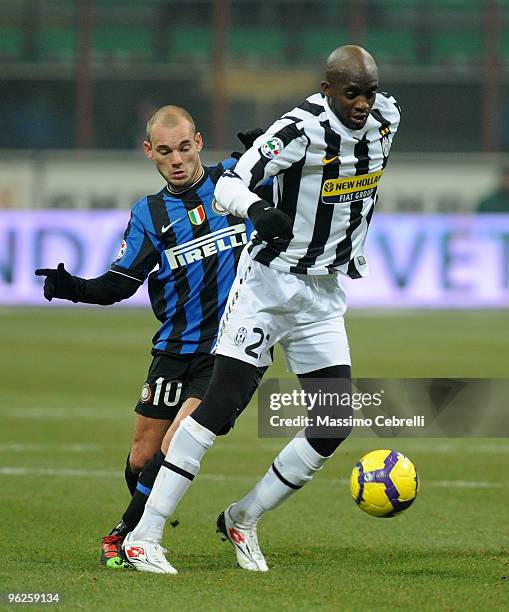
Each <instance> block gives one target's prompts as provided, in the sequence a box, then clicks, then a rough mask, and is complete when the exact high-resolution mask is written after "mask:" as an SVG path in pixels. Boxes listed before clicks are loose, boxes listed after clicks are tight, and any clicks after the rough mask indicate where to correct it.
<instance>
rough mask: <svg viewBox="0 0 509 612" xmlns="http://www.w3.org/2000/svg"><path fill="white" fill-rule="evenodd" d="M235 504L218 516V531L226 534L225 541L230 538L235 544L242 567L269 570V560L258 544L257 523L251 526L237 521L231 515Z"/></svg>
mask: <svg viewBox="0 0 509 612" xmlns="http://www.w3.org/2000/svg"><path fill="white" fill-rule="evenodd" d="M233 505H234V504H232V505H231V506H228V508H226V510H225V511H224V512H221V514H220V515H219V516H218V517H217V533H222V534H223V535H224V536H225V537H224V538H223V542H225V541H226V540H229V541H230V542H231V543H232V544H233V546H234V547H235V553H236V555H237V562H238V564H239V565H240V567H242V568H243V569H245V570H251V571H252V572H268V571H269V568H268V567H267V562H266V561H265V557H264V556H263V554H262V551H261V550H260V546H259V545H258V536H257V534H256V523H255V524H254V525H252V526H251V527H246V526H243V525H240V524H239V523H235V522H234V520H233V519H232V517H231V516H230V509H231V507H232V506H233Z"/></svg>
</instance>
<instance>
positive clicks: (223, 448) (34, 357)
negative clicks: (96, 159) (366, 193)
mask: <svg viewBox="0 0 509 612" xmlns="http://www.w3.org/2000/svg"><path fill="white" fill-rule="evenodd" d="M347 327H348V331H349V337H350V343H351V347H352V357H353V360H354V375H355V376H373V377H384V376H393V377H405V376H407V377H428V376H449V377H455V376H458V377H506V376H507V364H508V363H509V314H508V313H503V312H496V311H485V312H458V311H455V312H427V313H426V312H396V313H393V314H387V313H367V312H351V313H350V314H349V316H348V318H347ZM0 329H1V334H0V361H1V364H0V372H1V374H0V376H1V390H2V408H1V415H2V419H1V423H2V426H1V428H0V487H1V489H0V490H1V503H0V520H1V525H2V529H1V532H2V545H3V555H2V562H1V563H0V592H4V593H5V592H32V593H33V592H59V593H60V596H61V601H62V603H61V604H60V605H59V606H58V607H60V609H69V610H73V609H83V610H114V609H116V610H127V609H129V610H132V609H139V608H142V609H143V610H161V609H168V610H179V611H187V610H190V611H191V610H256V609H259V610H261V609H263V610H278V611H279V610H331V611H332V610H369V611H371V610H409V609H410V610H461V611H464V610H487V609H490V610H502V609H507V608H508V606H509V544H508V541H509V523H508V520H507V519H508V516H509V515H508V508H509V480H508V478H507V467H508V465H509V445H508V443H507V440H504V439H477V440H475V439H470V440H462V439H444V438H442V439H431V440H430V439H428V440H426V439H419V440H412V439H401V440H397V441H395V442H396V443H397V449H398V450H400V451H402V452H404V453H405V454H408V455H409V456H410V457H411V458H412V459H413V460H414V462H415V463H416V466H417V468H418V470H419V474H420V477H421V491H420V494H419V497H418V499H417V502H416V503H415V504H414V506H413V507H412V508H411V509H410V510H408V511H407V512H406V513H404V514H403V515H401V516H399V517H397V518H394V519H388V520H381V519H375V518H372V517H370V516H367V515H365V514H364V513H362V512H360V511H359V510H358V509H357V508H356V507H355V504H354V503H353V501H352V500H351V498H350V494H349V490H348V485H347V479H348V478H349V474H350V471H351V469H352V466H353V464H354V463H355V461H356V460H357V459H358V458H359V457H360V456H361V455H362V454H363V453H365V452H367V451H368V450H372V449H374V448H383V447H385V446H387V445H391V446H393V444H392V441H391V440H387V439H384V440H381V439H376V438H371V439H369V438H352V439H350V440H348V441H347V442H346V443H345V444H344V445H343V446H342V447H341V448H340V449H339V450H338V452H337V454H336V455H335V456H334V458H333V459H332V460H331V461H330V462H329V464H328V465H327V466H326V468H325V469H324V470H323V471H322V472H321V473H320V474H318V475H317V477H316V478H315V480H314V481H313V482H312V483H311V484H309V485H308V486H307V487H305V488H304V489H303V490H302V491H300V492H299V493H297V494H296V495H294V496H293V497H292V499H290V500H289V501H288V502H287V503H285V504H284V505H283V506H281V507H280V508H278V509H277V510H275V511H274V512H272V513H269V514H267V516H265V517H264V519H263V521H262V522H261V523H260V528H259V536H260V543H261V546H262V549H263V551H264V552H265V554H266V558H267V561H268V564H269V566H270V568H271V571H270V572H269V573H268V574H266V575H260V574H252V573H249V572H245V571H242V570H240V569H239V568H237V567H236V566H235V561H234V552H233V549H232V548H231V546H230V545H229V544H227V543H222V542H221V541H220V539H219V536H218V535H216V533H215V528H214V527H215V520H216V517H217V514H218V513H219V512H220V511H221V510H223V509H224V507H225V506H226V505H227V504H229V503H230V502H231V501H233V500H235V499H236V498H238V497H239V496H241V495H243V494H244V493H245V492H246V491H247V490H248V489H249V488H250V487H251V486H252V484H253V483H254V482H255V481H256V480H257V478H258V477H260V476H261V475H262V474H263V473H264V471H265V470H266V468H267V467H268V466H269V465H270V462H271V461H272V459H273V457H274V456H275V454H277V451H278V450H279V448H280V447H281V446H282V444H283V440H270V439H258V438H257V433H256V427H257V420H256V407H255V406H254V405H252V406H251V407H250V409H249V410H248V411H247V412H246V413H245V414H244V415H243V417H242V419H241V420H240V421H239V423H238V424H237V426H236V428H235V430H234V432H233V434H232V435H231V436H229V437H228V438H226V439H220V440H218V441H217V442H216V445H215V446H214V448H212V450H211V451H210V452H209V453H208V454H207V456H206V457H205V458H204V460H203V462H202V471H201V473H200V475H199V476H198V478H197V479H196V481H195V483H194V484H193V486H192V487H191V489H190V491H189V493H188V494H187V496H186V497H185V498H184V500H183V502H182V504H181V505H180V507H179V508H178V511H177V513H176V514H175V516H174V517H173V518H176V519H178V520H179V522H180V525H179V526H178V527H177V528H175V529H174V528H172V527H170V526H168V529H167V531H166V533H165V540H164V544H165V546H166V547H167V548H168V550H169V559H170V560H171V562H172V563H173V564H175V566H176V567H177V568H178V569H179V571H180V574H179V575H178V576H161V575H149V574H140V573H136V572H129V571H124V570H117V571H109V570H106V569H104V568H103V567H101V566H99V564H98V557H99V549H98V546H99V541H100V538H101V536H102V535H104V534H105V533H107V532H108V531H109V529H110V528H111V527H112V525H113V524H115V522H116V521H117V520H118V519H119V517H120V516H121V513H122V511H123V509H124V507H125V505H126V503H127V501H128V495H127V493H126V489H125V485H124V482H123V475H122V472H123V465H124V461H125V456H126V454H127V450H128V447H129V444H130V434H131V427H132V418H133V413H132V410H133V406H134V404H135V402H136V399H137V397H138V393H139V390H140V387H141V384H142V383H143V380H144V376H145V372H146V369H147V367H148V364H149V359H150V358H149V354H148V349H149V342H150V338H151V337H152V335H153V333H154V332H155V331H156V329H157V323H156V322H155V320H154V319H153V317H152V315H151V313H150V312H148V311H144V310H137V309H129V308H109V309H106V308H103V309H101V308H78V307H74V308H59V307H57V306H55V305H53V304H52V305H51V307H49V308H47V309H23V308H18V309H6V308H4V309H2V310H0ZM282 373H283V367H282V360H281V358H280V357H278V359H277V361H276V364H275V366H274V368H273V370H272V372H271V374H272V375H278V374H282ZM479 410H482V406H479ZM58 607H57V609H58ZM12 609H14V607H13V608H12Z"/></svg>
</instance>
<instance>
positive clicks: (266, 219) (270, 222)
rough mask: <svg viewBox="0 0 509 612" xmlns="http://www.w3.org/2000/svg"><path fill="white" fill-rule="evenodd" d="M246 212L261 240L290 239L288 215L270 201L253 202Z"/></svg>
mask: <svg viewBox="0 0 509 612" xmlns="http://www.w3.org/2000/svg"><path fill="white" fill-rule="evenodd" d="M247 214H248V217H249V218H250V219H251V221H252V222H253V225H254V227H255V230H256V231H257V232H258V236H259V237H260V238H261V239H262V240H265V241H266V242H270V241H271V240H277V239H280V240H291V239H292V238H293V232H292V221H291V219H290V217H289V216H288V215H287V214H286V213H284V212H283V211H282V210H279V209H278V208H275V207H274V205H273V204H270V202H266V201H265V200H258V202H254V203H253V204H251V206H250V207H249V208H248V210H247Z"/></svg>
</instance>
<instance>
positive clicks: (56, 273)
mask: <svg viewBox="0 0 509 612" xmlns="http://www.w3.org/2000/svg"><path fill="white" fill-rule="evenodd" d="M35 275H36V276H45V277H46V278H45V280H44V297H45V298H46V299H47V300H48V302H51V300H52V299H53V298H54V297H56V298H63V299H64V300H72V301H73V302H77V301H78V288H79V280H78V278H77V277H76V276H73V275H72V274H69V272H67V270H66V269H65V268H64V264H63V263H59V264H58V267H57V269H56V270H55V268H38V269H37V270H36V271H35Z"/></svg>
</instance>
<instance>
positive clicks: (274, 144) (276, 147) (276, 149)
mask: <svg viewBox="0 0 509 612" xmlns="http://www.w3.org/2000/svg"><path fill="white" fill-rule="evenodd" d="M284 147H285V145H284V143H283V141H282V140H281V138H277V137H274V138H271V139H270V140H267V142H264V143H263V144H262V146H261V152H262V155H263V156H264V157H267V158H268V159H274V157H277V156H278V155H279V154H280V153H281V151H282V150H283V149H284Z"/></svg>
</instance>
